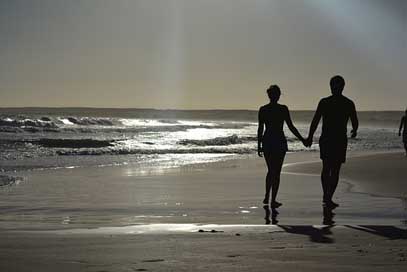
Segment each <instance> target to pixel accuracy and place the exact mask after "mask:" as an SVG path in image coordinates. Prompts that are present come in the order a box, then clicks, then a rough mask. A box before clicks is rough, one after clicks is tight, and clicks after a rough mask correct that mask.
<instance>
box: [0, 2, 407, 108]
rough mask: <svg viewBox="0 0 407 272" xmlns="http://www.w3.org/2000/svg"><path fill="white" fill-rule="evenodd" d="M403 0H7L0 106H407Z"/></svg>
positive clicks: (2, 7)
mask: <svg viewBox="0 0 407 272" xmlns="http://www.w3.org/2000/svg"><path fill="white" fill-rule="evenodd" d="M406 44H407V1H404V0H381V1H379V0H184V1H181V0H180V1H176V0H174V1H172V0H143V1H138V0H133V1H132V0H127V1H126V0H123V1H121V0H110V1H108V0H82V1H79V0H49V1H47V0H38V1H35V0H31V1H18V0H9V1H5V0H0V106H2V107H9V106H91V107H143V108H184V109H214V108H218V109H257V108H258V107H259V105H260V104H265V103H267V98H266V95H265V90H266V88H267V87H268V85H270V84H278V85H280V87H281V89H282V91H283V96H282V99H281V103H284V104H287V105H288V106H289V107H290V108H291V109H313V108H315V105H316V103H317V102H318V100H319V98H320V97H322V96H326V95H328V94H329V79H330V77H331V76H332V75H335V74H341V75H343V76H344V77H345V79H346V81H347V86H346V90H345V94H346V95H348V96H349V97H351V98H353V99H354V100H355V102H356V105H357V107H358V108H359V109H362V110H369V109H370V110H386V109H389V110H400V109H401V110H402V109H404V108H405V107H406V106H407V87H406V78H407V72H406V67H407V49H406V46H407V45H406Z"/></svg>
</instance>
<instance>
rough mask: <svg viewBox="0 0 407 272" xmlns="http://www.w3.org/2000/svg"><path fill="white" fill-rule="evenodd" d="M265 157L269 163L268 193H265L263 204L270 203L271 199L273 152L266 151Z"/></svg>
mask: <svg viewBox="0 0 407 272" xmlns="http://www.w3.org/2000/svg"><path fill="white" fill-rule="evenodd" d="M264 159H265V160H266V164H267V175H266V194H265V195H264V200H263V204H267V205H268V204H269V200H270V190H271V183H272V181H271V173H272V164H271V154H270V153H269V152H265V153H264Z"/></svg>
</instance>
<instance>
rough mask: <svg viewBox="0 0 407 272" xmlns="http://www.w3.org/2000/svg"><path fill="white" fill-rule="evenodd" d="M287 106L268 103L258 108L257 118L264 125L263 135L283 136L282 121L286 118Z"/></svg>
mask: <svg viewBox="0 0 407 272" xmlns="http://www.w3.org/2000/svg"><path fill="white" fill-rule="evenodd" d="M287 112H288V109H287V106H285V105H280V104H277V103H270V104H267V105H264V106H262V107H261V108H260V112H259V118H260V119H261V120H262V121H263V122H264V124H265V125H266V132H265V135H270V134H284V131H283V127H284V121H285V120H286V116H287Z"/></svg>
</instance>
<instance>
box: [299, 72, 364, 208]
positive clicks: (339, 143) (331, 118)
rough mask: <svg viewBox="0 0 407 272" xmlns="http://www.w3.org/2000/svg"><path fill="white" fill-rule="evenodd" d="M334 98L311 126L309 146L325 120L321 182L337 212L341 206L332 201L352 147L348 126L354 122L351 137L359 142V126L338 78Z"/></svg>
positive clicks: (326, 201) (333, 84) (334, 81)
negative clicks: (356, 138) (357, 138)
mask: <svg viewBox="0 0 407 272" xmlns="http://www.w3.org/2000/svg"><path fill="white" fill-rule="evenodd" d="M330 86H331V92H332V95H331V96H329V97H325V98H323V99H321V101H319V104H318V108H317V110H316V112H315V115H314V118H313V120H312V123H311V128H310V131H309V135H308V139H307V140H306V145H307V146H311V144H312V141H313V136H314V133H315V130H316V129H317V127H318V124H319V121H320V119H321V118H322V134H321V136H320V138H319V148H320V157H321V159H322V173H321V182H322V190H323V205H324V206H325V207H327V208H331V209H334V208H336V207H338V206H339V205H338V204H337V203H335V202H333V201H332V197H333V195H334V193H335V190H336V187H337V186H338V181H339V172H340V170H341V165H342V163H344V162H345V161H346V149H347V145H348V137H347V124H348V120H349V118H350V120H351V122H352V128H353V129H352V131H351V137H352V138H355V137H356V135H357V130H358V126H359V122H358V118H357V115H356V109H355V104H354V103H353V101H352V100H350V99H349V98H347V97H345V96H343V95H342V92H343V89H344V87H345V80H344V79H343V77H341V76H334V77H333V78H331V81H330Z"/></svg>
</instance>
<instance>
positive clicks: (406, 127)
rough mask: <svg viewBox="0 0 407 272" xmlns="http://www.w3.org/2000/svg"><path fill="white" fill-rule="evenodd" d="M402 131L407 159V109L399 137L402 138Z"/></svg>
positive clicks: (402, 119) (401, 123)
mask: <svg viewBox="0 0 407 272" xmlns="http://www.w3.org/2000/svg"><path fill="white" fill-rule="evenodd" d="M401 131H403V143H404V149H405V150H406V157H407V109H406V113H405V114H404V116H403V117H402V118H401V122H400V129H399V136H401Z"/></svg>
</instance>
